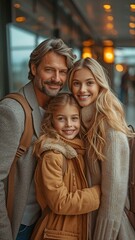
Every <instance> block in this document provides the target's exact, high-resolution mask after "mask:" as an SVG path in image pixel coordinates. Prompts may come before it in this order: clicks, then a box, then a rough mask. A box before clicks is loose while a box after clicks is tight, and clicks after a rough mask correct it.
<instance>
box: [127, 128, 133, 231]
mask: <svg viewBox="0 0 135 240" xmlns="http://www.w3.org/2000/svg"><path fill="white" fill-rule="evenodd" d="M129 127H130V128H131V129H132V131H133V132H135V130H134V128H133V126H132V125H129ZM129 148H130V164H129V202H130V209H127V208H125V212H126V214H127V217H128V219H129V221H130V223H131V225H132V227H133V228H134V230H135V137H133V138H131V139H129Z"/></svg>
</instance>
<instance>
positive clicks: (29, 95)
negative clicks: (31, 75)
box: [20, 82, 42, 137]
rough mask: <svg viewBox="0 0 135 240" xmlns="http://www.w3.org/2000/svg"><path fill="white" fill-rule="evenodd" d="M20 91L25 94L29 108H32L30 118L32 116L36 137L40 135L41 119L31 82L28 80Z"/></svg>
mask: <svg viewBox="0 0 135 240" xmlns="http://www.w3.org/2000/svg"><path fill="white" fill-rule="evenodd" d="M20 92H21V93H22V94H23V95H24V96H25V98H26V99H27V101H28V103H29V105H30V107H31V109H32V118H33V127H34V131H35V134H36V136H37V137H39V135H40V129H41V121H42V116H41V113H40V110H39V105H38V102H37V98H36V95H35V91H34V88H33V83H32V82H30V83H28V84H27V85H25V86H24V87H23V88H22V89H21V90H20Z"/></svg>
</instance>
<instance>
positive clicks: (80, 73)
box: [71, 68, 100, 107]
mask: <svg viewBox="0 0 135 240" xmlns="http://www.w3.org/2000/svg"><path fill="white" fill-rule="evenodd" d="M99 89H100V87H99V85H98V84H97V82H96V80H95V79H94V77H93V75H92V73H91V72H90V70H89V69H88V68H82V69H79V70H77V71H75V72H74V74H73V77H72V83H71V90H72V93H73V95H74V97H75V98H76V100H77V102H78V103H79V105H80V106H81V107H86V106H88V105H90V104H92V103H93V102H95V101H96V99H97V97H98V94H99Z"/></svg>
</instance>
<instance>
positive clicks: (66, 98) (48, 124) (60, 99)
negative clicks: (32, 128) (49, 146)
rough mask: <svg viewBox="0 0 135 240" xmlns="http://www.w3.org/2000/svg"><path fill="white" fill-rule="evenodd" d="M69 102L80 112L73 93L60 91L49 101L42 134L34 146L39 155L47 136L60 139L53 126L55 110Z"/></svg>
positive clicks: (36, 153)
mask: <svg viewBox="0 0 135 240" xmlns="http://www.w3.org/2000/svg"><path fill="white" fill-rule="evenodd" d="M67 104H69V105H70V106H75V107H76V108H77V109H78V111H79V114H80V106H79V104H78V103H77V101H76V99H75V98H74V97H73V95H72V94H71V93H67V92H66V93H64V92H63V93H59V94H58V95H57V96H55V97H53V98H51V99H50V101H49V102H48V105H47V107H46V111H45V116H44V120H43V123H42V129H41V136H40V137H39V139H38V140H37V141H36V142H35V146H34V153H35V155H36V156H37V157H40V155H41V149H42V146H43V145H44V143H45V141H46V138H47V137H50V138H53V139H54V140H55V141H56V140H59V138H60V136H59V134H58V133H57V131H56V130H55V128H54V127H53V114H54V112H56V111H59V108H60V107H63V108H64V106H65V105H67ZM80 133H81V131H80Z"/></svg>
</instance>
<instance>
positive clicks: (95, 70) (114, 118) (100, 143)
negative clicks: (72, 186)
mask: <svg viewBox="0 0 135 240" xmlns="http://www.w3.org/2000/svg"><path fill="white" fill-rule="evenodd" d="M82 68H87V69H89V70H90V72H91V73H92V75H93V77H94V79H95V81H96V82H97V84H98V85H99V86H100V91H99V95H98V97H97V99H96V102H95V111H93V114H92V119H91V120H90V128H89V129H88V130H87V132H86V142H87V143H88V155H89V156H90V157H91V159H92V160H93V161H95V160H96V159H100V160H104V159H105V156H104V147H105V144H106V124H108V125H109V126H110V127H112V128H113V129H115V130H117V131H121V132H123V133H124V134H126V135H127V136H128V137H132V136H133V134H132V133H131V131H130V129H129V127H128V126H127V123H126V120H125V113H124V109H123V106H122V104H121V102H120V101H119V99H118V98H117V97H116V96H115V94H114V93H113V91H112V89H111V88H110V86H109V78H108V75H107V72H106V70H105V69H104V68H103V67H102V66H101V65H100V64H99V63H98V62H97V61H96V60H95V59H93V58H85V59H80V60H78V61H76V62H75V64H74V66H73V68H72V69H71V70H70V72H69V76H68V84H69V88H70V90H71V91H72V79H73V75H74V73H75V71H77V70H79V69H82Z"/></svg>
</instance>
